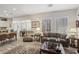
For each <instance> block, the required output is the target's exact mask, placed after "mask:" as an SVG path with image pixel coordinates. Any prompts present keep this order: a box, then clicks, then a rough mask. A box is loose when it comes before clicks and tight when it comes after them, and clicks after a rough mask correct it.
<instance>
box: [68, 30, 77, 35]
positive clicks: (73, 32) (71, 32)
mask: <svg viewBox="0 0 79 59" xmlns="http://www.w3.org/2000/svg"><path fill="white" fill-rule="evenodd" d="M76 32H77V31H76V28H71V29H70V31H69V34H70V35H76Z"/></svg>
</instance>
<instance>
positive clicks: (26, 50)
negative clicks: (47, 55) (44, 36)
mask: <svg viewBox="0 0 79 59" xmlns="http://www.w3.org/2000/svg"><path fill="white" fill-rule="evenodd" d="M39 52H40V49H39V48H35V47H30V48H26V47H25V46H18V47H16V48H14V49H12V50H9V51H7V52H6V53H5V54H39Z"/></svg>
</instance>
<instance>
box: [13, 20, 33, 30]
mask: <svg viewBox="0 0 79 59" xmlns="http://www.w3.org/2000/svg"><path fill="white" fill-rule="evenodd" d="M12 29H13V30H15V31H17V30H19V31H31V30H32V27H31V20H23V21H13V23H12Z"/></svg>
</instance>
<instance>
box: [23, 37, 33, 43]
mask: <svg viewBox="0 0 79 59" xmlns="http://www.w3.org/2000/svg"><path fill="white" fill-rule="evenodd" d="M32 41H33V38H32V37H24V38H23V42H32Z"/></svg>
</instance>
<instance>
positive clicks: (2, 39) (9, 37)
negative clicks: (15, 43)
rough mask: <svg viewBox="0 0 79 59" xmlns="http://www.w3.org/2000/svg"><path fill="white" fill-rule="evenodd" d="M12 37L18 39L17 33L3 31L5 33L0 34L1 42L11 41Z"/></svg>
mask: <svg viewBox="0 0 79 59" xmlns="http://www.w3.org/2000/svg"><path fill="white" fill-rule="evenodd" d="M12 38H14V39H17V36H16V33H5V34H4V33H3V34H0V42H1V43H3V42H7V41H10V40H11V39H12ZM7 39H8V40H7Z"/></svg>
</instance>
